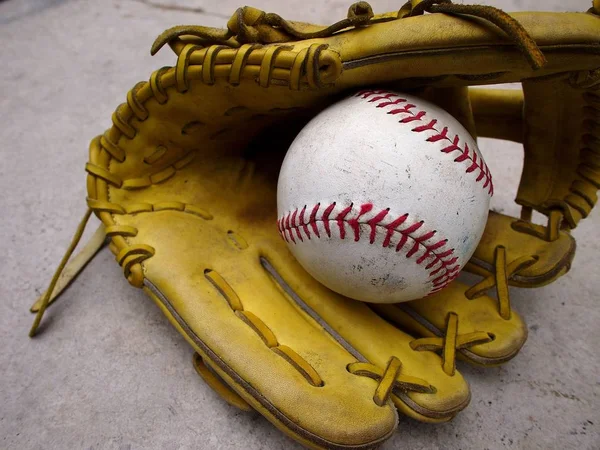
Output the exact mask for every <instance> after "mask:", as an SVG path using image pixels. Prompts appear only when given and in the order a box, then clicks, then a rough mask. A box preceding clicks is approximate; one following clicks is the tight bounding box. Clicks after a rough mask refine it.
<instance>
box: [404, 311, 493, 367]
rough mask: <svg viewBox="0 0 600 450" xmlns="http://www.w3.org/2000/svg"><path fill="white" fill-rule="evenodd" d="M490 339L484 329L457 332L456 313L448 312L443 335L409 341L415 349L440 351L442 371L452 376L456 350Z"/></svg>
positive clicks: (489, 340)
mask: <svg viewBox="0 0 600 450" xmlns="http://www.w3.org/2000/svg"><path fill="white" fill-rule="evenodd" d="M492 339H493V338H492V337H491V336H490V335H489V334H488V333H486V332H484V331H475V332H472V333H467V334H458V314H456V313H454V312H450V313H448V315H447V316H446V330H445V332H444V334H443V336H439V337H424V338H418V339H414V340H413V341H411V342H410V347H411V348H412V349H413V350H416V351H432V352H440V353H441V356H442V369H443V371H444V372H445V373H446V374H447V375H449V376H454V374H455V373H456V352H457V351H460V350H463V349H467V348H469V347H472V346H474V345H479V344H485V343H487V342H491V341H492Z"/></svg>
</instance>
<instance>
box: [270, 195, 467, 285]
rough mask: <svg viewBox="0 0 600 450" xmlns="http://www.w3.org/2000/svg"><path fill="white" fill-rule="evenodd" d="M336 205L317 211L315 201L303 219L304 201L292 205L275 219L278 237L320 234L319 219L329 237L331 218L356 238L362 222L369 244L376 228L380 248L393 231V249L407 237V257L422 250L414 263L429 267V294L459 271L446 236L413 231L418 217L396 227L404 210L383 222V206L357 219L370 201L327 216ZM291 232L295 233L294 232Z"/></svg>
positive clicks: (370, 208) (342, 231) (402, 219)
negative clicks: (354, 212) (298, 205)
mask: <svg viewBox="0 0 600 450" xmlns="http://www.w3.org/2000/svg"><path fill="white" fill-rule="evenodd" d="M336 205H337V204H336V202H333V203H331V204H330V205H329V206H327V208H325V209H324V210H323V211H322V212H321V213H319V210H320V209H321V203H317V204H316V205H314V206H313V207H312V208H311V210H310V215H309V217H308V220H306V217H305V214H306V209H307V205H304V207H303V208H302V209H301V210H299V208H296V209H295V210H293V211H290V212H288V213H287V214H285V215H284V216H282V217H281V218H279V219H278V220H277V228H278V229H279V233H280V234H281V237H282V238H283V239H284V240H285V241H286V242H288V243H290V242H291V243H294V244H296V243H297V241H296V238H297V239H298V240H299V241H301V242H304V237H306V238H308V239H312V235H311V230H312V233H313V234H314V236H316V237H317V238H321V232H320V231H319V227H318V223H319V222H321V223H322V224H323V228H324V229H325V233H326V234H327V236H328V237H331V222H333V223H334V226H335V225H337V227H338V229H339V233H340V239H345V238H346V234H347V230H346V225H348V226H349V227H350V230H351V232H352V233H353V234H354V241H355V242H358V241H360V238H361V228H364V227H361V226H365V225H366V226H368V227H369V244H374V243H375V238H376V236H377V234H378V233H377V231H378V230H385V237H384V239H383V245H382V246H383V247H384V248H390V247H394V244H393V243H392V238H393V237H394V235H397V234H400V239H399V241H398V242H397V243H396V244H395V249H396V252H399V251H400V250H402V249H403V248H404V247H405V246H406V244H407V243H408V242H409V240H410V241H412V242H413V243H412V245H411V246H410V249H409V250H408V251H407V252H406V257H407V258H411V257H412V256H414V255H415V254H416V253H417V252H418V251H419V249H424V250H425V251H424V253H423V254H422V255H421V256H419V257H418V258H417V260H416V261H415V262H416V264H418V265H421V264H423V263H424V262H427V265H426V266H425V270H431V271H430V272H429V278H430V282H431V283H432V284H433V287H432V289H431V291H430V292H429V294H433V293H435V292H438V291H439V290H441V289H443V288H444V287H446V286H447V285H448V284H449V283H450V282H451V281H453V280H454V279H455V278H456V277H457V276H458V274H459V271H460V265H459V264H457V261H458V257H456V256H454V249H453V248H447V243H448V239H434V235H435V234H436V233H437V231H436V230H432V231H426V232H425V233H423V234H420V233H419V234H420V235H418V234H417V233H416V232H417V231H418V230H420V229H422V227H423V226H424V222H423V221H422V220H421V221H419V222H415V223H413V224H409V226H407V227H406V228H404V229H400V228H399V227H400V226H401V225H403V224H405V223H406V221H407V219H408V214H403V215H401V216H398V217H397V218H395V219H394V220H392V221H391V222H389V223H387V224H383V223H382V222H383V220H384V219H385V218H386V216H387V215H388V214H389V212H390V209H389V208H386V209H382V210H380V211H379V212H377V214H375V215H374V216H373V217H372V218H371V219H369V220H364V219H363V220H362V221H361V219H362V218H363V216H364V215H365V214H368V213H371V212H372V211H373V208H374V207H373V204H372V203H364V204H362V205H361V206H360V209H359V212H358V214H357V215H356V216H355V217H353V218H348V215H349V214H350V212H352V210H353V209H354V204H353V203H351V204H350V205H349V206H347V207H345V208H343V209H342V211H340V212H339V213H338V214H336V215H335V217H331V213H332V212H333V210H334V209H335V207H336ZM386 222H387V221H386ZM294 234H295V235H296V236H294ZM303 234H304V236H303Z"/></svg>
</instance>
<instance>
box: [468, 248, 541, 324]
mask: <svg viewBox="0 0 600 450" xmlns="http://www.w3.org/2000/svg"><path fill="white" fill-rule="evenodd" d="M537 260H538V258H537V257H535V256H522V257H520V258H517V259H515V260H513V261H511V262H510V263H508V264H507V263H506V248H505V247H504V246H502V245H499V246H497V247H496V249H495V251H494V271H493V272H490V274H489V275H488V276H487V277H485V278H484V279H483V280H481V281H480V282H479V283H477V284H475V285H474V286H472V287H470V288H469V289H468V290H467V291H466V292H465V295H466V296H467V298H468V299H470V300H472V299H474V298H477V297H480V296H481V295H483V294H485V292H486V291H488V290H489V289H492V288H493V287H495V288H496V296H497V298H498V313H499V314H500V317H502V318H503V319H504V320H509V319H510V316H511V308H510V295H509V291H508V280H509V279H510V278H511V277H512V276H513V275H518V274H519V272H521V271H522V270H524V269H526V268H528V267H530V266H531V265H533V264H535V263H536V262H537Z"/></svg>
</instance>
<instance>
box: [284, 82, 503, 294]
mask: <svg viewBox="0 0 600 450" xmlns="http://www.w3.org/2000/svg"><path fill="white" fill-rule="evenodd" d="M492 194H493V184H492V175H491V174H490V171H489V169H488V167H487V165H486V164H485V162H484V160H483V158H482V156H481V153H480V152H479V149H478V148H477V144H476V143H475V141H474V139H473V138H472V137H471V135H470V134H469V133H468V132H467V130H466V129H465V128H464V127H463V126H462V125H461V124H460V123H459V122H458V121H457V120H456V119H454V117H452V116H451V115H450V114H449V113H447V112H446V111H444V110H443V109H441V108H439V107H438V106H435V105H434V104H432V103H430V102H427V101H425V100H422V99H421V98H419V97H416V96H413V95H407V94H403V93H400V92H391V91H387V90H377V89H375V90H363V91H361V92H358V93H356V94H354V95H351V96H350V97H348V98H346V99H344V100H342V101H340V102H338V103H335V104H333V105H331V106H330V107H328V108H327V109H325V110H324V111H322V112H321V113H320V114H318V115H317V116H316V117H314V118H313V119H312V120H311V121H310V122H309V123H308V124H307V125H306V126H305V127H304V128H303V129H302V131H301V132H300V133H299V134H298V136H297V137H296V139H295V140H294V142H293V143H292V145H291V146H290V148H289V150H288V152H287V154H286V156H285V159H284V161H283V164H282V167H281V171H280V174H279V182H278V187H277V210H278V221H277V226H278V228H279V232H280V234H281V236H282V237H283V239H284V240H285V241H286V242H287V244H288V246H289V249H290V250H291V252H292V253H293V255H294V256H295V257H296V258H297V260H298V261H299V262H300V264H301V265H302V266H303V267H304V268H305V269H306V270H307V271H308V272H309V273H310V274H311V275H312V276H313V277H314V278H316V279H317V280H318V281H320V282H321V283H322V284H324V285H325V286H327V287H328V288H330V289H332V290H333V291H336V292H338V293H340V294H343V295H346V296H348V297H351V298H354V299H357V300H362V301H366V302H374V303H396V302H405V301H410V300H415V299H418V298H421V297H424V296H426V295H429V294H432V293H435V292H438V291H439V290H441V289H443V288H444V287H445V286H447V285H448V284H449V283H450V282H451V281H452V280H454V279H455V278H456V277H457V276H458V273H459V272H460V270H461V269H462V267H463V266H464V265H465V264H466V263H467V261H468V260H469V258H470V257H471V255H472V254H473V252H474V251H475V248H476V246H477V244H478V242H479V240H480V239H481V236H482V234H483V230H484V227H485V224H486V220H487V215H488V208H489V202H490V198H491V196H492Z"/></svg>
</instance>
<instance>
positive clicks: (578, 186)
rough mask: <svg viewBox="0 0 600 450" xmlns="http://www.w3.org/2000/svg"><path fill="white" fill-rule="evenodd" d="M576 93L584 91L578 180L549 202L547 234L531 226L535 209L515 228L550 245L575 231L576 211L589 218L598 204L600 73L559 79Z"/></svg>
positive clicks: (526, 212) (527, 210) (526, 208)
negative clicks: (562, 234) (566, 232)
mask: <svg viewBox="0 0 600 450" xmlns="http://www.w3.org/2000/svg"><path fill="white" fill-rule="evenodd" d="M560 77H562V78H564V80H565V82H566V83H568V84H569V85H570V86H572V87H573V88H575V89H581V90H583V91H584V92H583V93H582V96H583V100H584V106H583V121H582V124H581V149H580V152H579V166H578V167H577V171H576V174H577V178H576V179H574V180H573V181H572V183H571V186H570V187H569V194H567V195H566V196H565V198H564V199H562V200H556V201H552V202H548V204H547V205H546V206H547V207H548V208H550V211H549V213H548V223H547V225H546V227H545V228H546V229H545V232H543V233H540V232H539V231H538V230H536V228H535V226H533V225H532V224H531V219H532V213H533V208H532V207H531V206H524V207H522V208H521V220H520V221H517V222H515V223H514V224H513V225H512V227H513V228H514V229H515V230H517V231H521V232H524V233H527V234H531V235H533V236H536V237H539V238H540V239H543V240H545V241H547V242H552V241H555V240H557V239H558V238H559V235H560V230H561V228H562V229H573V228H575V227H576V226H577V223H578V222H579V220H580V218H579V217H577V216H576V215H575V214H574V211H577V213H579V215H580V216H581V218H585V217H587V216H588V215H589V213H590V212H591V210H592V208H593V207H594V205H595V204H596V202H597V201H598V195H597V190H598V189H600V93H599V91H600V69H597V70H591V71H580V72H572V73H569V74H564V75H560Z"/></svg>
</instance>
